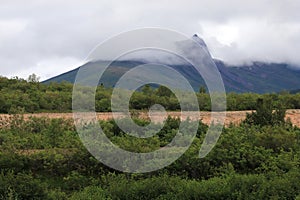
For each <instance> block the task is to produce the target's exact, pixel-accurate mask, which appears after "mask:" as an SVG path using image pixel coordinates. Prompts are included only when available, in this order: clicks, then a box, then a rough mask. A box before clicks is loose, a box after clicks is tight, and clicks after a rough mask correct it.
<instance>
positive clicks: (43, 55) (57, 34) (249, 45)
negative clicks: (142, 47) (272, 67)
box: [0, 0, 300, 78]
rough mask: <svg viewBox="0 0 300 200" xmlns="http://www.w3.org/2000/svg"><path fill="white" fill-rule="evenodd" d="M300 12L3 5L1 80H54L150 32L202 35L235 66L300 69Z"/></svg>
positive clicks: (177, 5)
mask: <svg viewBox="0 0 300 200" xmlns="http://www.w3.org/2000/svg"><path fill="white" fill-rule="evenodd" d="M299 10H300V2H299V1H295V0H286V1H282V0H251V1H250V0H249V1H248V0H247V1H240V0H228V1H219V0H210V1H199V0H190V1H181V0H173V1H167V0H160V1H146V0H127V1H117V0H112V1H110V0H101V1H96V0H88V1H83V0H74V1H70V0H66V1H58V0H54V1H45V0H41V1H37V0H28V1H18V0H11V1H2V2H1V5H0V74H1V75H5V76H25V75H26V77H27V74H30V73H32V71H33V70H37V72H36V74H38V75H39V76H41V77H45V78H49V77H51V76H52V75H53V74H59V73H61V72H62V71H67V70H69V69H70V68H68V67H67V66H73V65H74V63H81V62H82V61H83V59H84V58H85V57H86V56H87V54H88V53H89V51H90V50H91V49H92V48H93V47H94V46H96V45H97V44H98V43H99V42H101V41H103V40H105V39H107V38H109V37H110V36H112V35H115V34H118V33H120V32H123V31H126V30H131V29H134V28H139V27H149V26H156V27H162V28H169V29H174V30H177V31H180V32H183V33H184V34H186V35H190V36H192V35H193V34H194V33H199V35H202V36H203V37H204V39H205V40H206V42H207V44H208V46H209V49H210V50H211V52H212V54H213V55H214V56H215V57H217V58H220V59H222V60H225V61H226V62H229V63H232V64H239V63H242V62H250V61H253V60H259V61H270V62H290V63H296V64H298V65H299V64H300V57H299V56H298V52H300V37H299V35H300V28H299V27H300V12H299ZM68 60H69V61H68ZM70 60H73V61H70ZM77 61H78V62H77ZM42 65H43V67H41V66H42ZM50 66H51V67H50ZM65 66H66V67H65ZM48 68H50V69H48ZM39 69H43V70H39ZM26 77H24V78H26Z"/></svg>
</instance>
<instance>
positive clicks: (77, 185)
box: [0, 101, 300, 200]
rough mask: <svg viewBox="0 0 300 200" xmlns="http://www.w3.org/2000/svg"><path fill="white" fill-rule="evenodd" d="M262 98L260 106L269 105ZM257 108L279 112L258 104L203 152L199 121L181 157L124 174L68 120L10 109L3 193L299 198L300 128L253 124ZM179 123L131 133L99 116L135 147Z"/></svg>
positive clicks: (144, 148) (164, 137) (155, 140)
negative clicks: (143, 134) (140, 135)
mask: <svg viewBox="0 0 300 200" xmlns="http://www.w3.org/2000/svg"><path fill="white" fill-rule="evenodd" d="M258 103H261V109H262V110H263V109H265V108H266V106H267V102H261V101H259V102H258ZM278 112H283V114H284V110H281V111H278ZM253 115H255V117H254V118H257V119H264V118H266V117H267V118H268V119H274V117H275V116H277V114H276V113H274V112H273V113H272V112H268V114H266V115H262V114H261V112H259V110H258V111H257V112H254V113H252V114H249V115H248V116H247V119H246V120H245V121H244V123H242V124H241V125H240V126H233V125H232V126H230V127H227V128H225V129H223V132H222V135H221V137H220V139H219V141H218V143H217V145H216V146H215V147H214V149H213V150H212V151H211V152H210V153H209V154H208V156H207V157H205V158H202V159H199V157H198V152H199V148H200V146H201V143H202V141H203V138H204V136H205V133H206V130H207V126H206V125H204V124H202V123H200V124H199V129H198V132H197V135H196V138H195V140H194V142H193V144H192V145H191V147H190V148H189V150H188V151H187V152H186V153H185V154H184V155H183V156H182V157H181V158H180V159H178V160H177V161H176V162H175V163H173V164H172V165H170V166H168V167H166V168H164V169H161V170H159V171H155V172H151V173H146V174H126V173H121V172H118V171H115V170H112V169H110V168H108V167H106V166H105V165H103V164H101V163H100V162H99V161H97V160H96V159H95V158H94V157H93V156H92V155H91V154H90V153H89V152H88V151H87V150H86V149H85V147H84V146H83V145H82V144H81V142H80V140H79V138H78V136H77V133H76V131H75V128H74V126H73V123H72V121H70V120H63V119H47V118H30V119H27V120H24V119H23V117H22V115H13V116H11V117H10V118H9V119H2V120H1V121H0V122H1V130H0V199H129V200H132V199H295V198H299V197H300V196H299V195H300V185H299V182H300V170H299V167H300V166H299V165H300V145H299V144H300V129H299V128H297V127H293V126H292V125H291V124H289V123H287V122H284V121H283V119H281V118H278V120H277V121H275V122H276V123H275V122H274V121H272V120H271V121H270V124H271V122H272V125H270V124H267V125H266V124H263V123H257V124H253V120H251V119H253ZM124 120H126V119H124ZM259 121H262V120H259ZM136 122H137V123H139V124H146V123H147V122H146V121H142V120H138V119H136ZM273 122H274V123H273ZM179 123H180V121H179V120H178V119H172V118H168V119H167V120H166V122H165V125H164V127H163V129H162V130H161V131H160V132H159V133H158V134H156V135H155V136H153V137H151V138H147V139H137V138H136V139H133V138H132V136H128V135H127V134H125V133H123V132H122V131H121V130H120V129H119V128H118V127H117V125H116V124H115V122H114V121H101V122H100V124H101V126H102V128H103V130H105V133H106V135H107V136H108V137H109V138H110V139H111V141H113V143H115V144H117V145H119V146H120V147H122V148H123V149H127V150H130V151H134V152H148V151H152V150H153V149H157V148H159V147H161V146H165V145H166V144H167V143H168V142H170V139H171V138H173V136H174V130H177V129H178V125H179ZM181 123H182V122H181Z"/></svg>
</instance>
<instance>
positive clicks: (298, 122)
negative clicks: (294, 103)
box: [0, 109, 300, 127]
mask: <svg viewBox="0 0 300 200" xmlns="http://www.w3.org/2000/svg"><path fill="white" fill-rule="evenodd" d="M251 112H252V111H251V110H250V111H227V112H226V113H225V112H199V113H198V112H185V113H181V112H167V114H166V113H162V112H153V113H150V116H151V120H153V121H154V122H162V121H164V119H166V117H167V115H170V116H172V117H181V119H182V120H184V119H187V118H188V117H189V119H191V120H197V119H201V120H202V122H203V123H205V124H210V123H212V122H213V123H217V122H220V121H222V117H224V116H225V114H226V118H225V126H228V125H229V124H230V123H232V124H239V123H240V122H241V121H242V120H244V119H245V117H246V113H251ZM114 116H115V117H116V118H124V117H126V115H125V114H124V113H115V114H114ZM134 116H139V117H140V118H143V119H149V113H147V112H140V113H134ZM211 116H213V118H211ZM9 117H10V115H8V114H0V124H1V121H2V122H3V119H7V118H9ZM29 117H47V118H65V119H72V118H73V113H35V114H24V118H25V119H28V118H29ZM89 118H91V119H92V118H93V116H89ZM112 118H113V116H112V113H110V112H103V113H97V119H99V120H109V119H112ZM288 118H289V120H290V121H291V122H292V124H293V125H295V126H298V127H300V109H297V110H296V109H293V110H287V112H286V119H288ZM1 119H2V120H1Z"/></svg>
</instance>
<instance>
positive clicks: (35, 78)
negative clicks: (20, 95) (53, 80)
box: [27, 74, 40, 83]
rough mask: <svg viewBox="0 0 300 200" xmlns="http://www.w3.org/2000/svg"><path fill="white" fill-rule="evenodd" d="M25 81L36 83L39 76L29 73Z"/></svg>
mask: <svg viewBox="0 0 300 200" xmlns="http://www.w3.org/2000/svg"><path fill="white" fill-rule="evenodd" d="M27 81H28V82H30V83H38V82H39V81H40V77H38V76H37V75H36V74H31V75H29V77H28V79H27Z"/></svg>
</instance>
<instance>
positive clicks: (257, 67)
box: [43, 60, 300, 93]
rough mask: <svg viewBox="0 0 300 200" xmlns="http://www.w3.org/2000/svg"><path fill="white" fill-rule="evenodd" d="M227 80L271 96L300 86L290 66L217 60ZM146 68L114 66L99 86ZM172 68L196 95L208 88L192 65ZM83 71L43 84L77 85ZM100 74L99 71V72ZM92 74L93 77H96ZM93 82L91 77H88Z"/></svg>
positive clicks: (229, 86) (229, 85)
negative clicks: (136, 68) (76, 82)
mask: <svg viewBox="0 0 300 200" xmlns="http://www.w3.org/2000/svg"><path fill="white" fill-rule="evenodd" d="M214 61H215V64H216V66H217V67H218V69H219V71H220V73H221V76H222V78H223V81H224V84H225V88H226V91H227V92H253V93H271V92H280V91H282V90H296V89H298V88H299V85H300V71H299V70H295V69H293V68H292V66H290V65H288V64H275V63H270V64H268V63H260V62H255V63H253V64H252V65H250V66H239V67H237V66H228V65H226V64H225V63H224V62H222V61H220V60H214ZM102 64H103V62H95V63H87V64H85V65H83V66H81V67H88V66H90V65H102ZM139 64H143V62H138V61H118V62H113V63H112V64H111V65H110V67H109V68H108V69H107V71H106V72H105V73H104V75H103V77H104V78H102V79H101V80H100V81H99V83H103V84H104V85H105V86H107V87H113V86H114V84H115V83H116V82H117V80H118V79H119V78H120V77H121V76H122V75H123V74H124V73H125V72H126V71H128V70H129V69H131V68H133V67H135V66H137V65H139ZM171 67H172V68H174V69H176V70H177V71H178V72H180V73H181V74H182V75H183V76H184V77H186V78H187V80H189V81H190V83H191V85H192V87H193V88H194V89H195V91H198V89H199V86H200V85H205V84H204V81H203V79H202V78H201V76H200V75H199V74H198V73H197V72H196V70H195V69H194V68H193V67H192V66H189V65H172V66H171ZM78 70H79V68H76V69H74V70H71V71H69V72H66V73H63V74H61V75H58V76H55V77H53V78H50V79H48V80H45V81H44V82H43V83H50V82H62V81H67V82H70V83H74V80H75V77H76V74H77V71H78ZM95 73H96V71H95ZM93 75H94V73H92V74H91V75H90V76H93ZM87 79H89V76H87Z"/></svg>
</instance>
